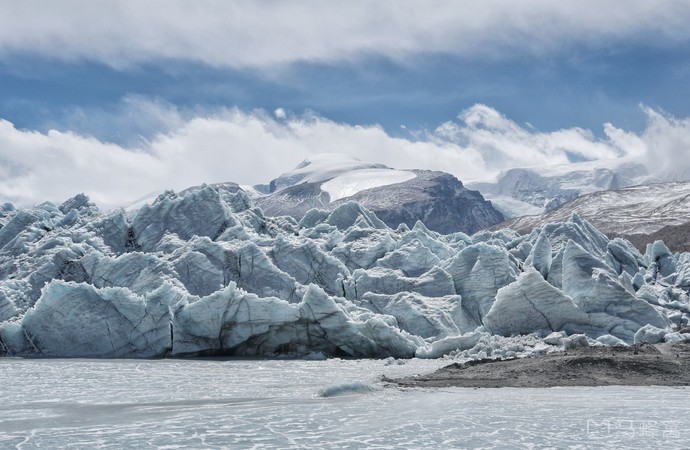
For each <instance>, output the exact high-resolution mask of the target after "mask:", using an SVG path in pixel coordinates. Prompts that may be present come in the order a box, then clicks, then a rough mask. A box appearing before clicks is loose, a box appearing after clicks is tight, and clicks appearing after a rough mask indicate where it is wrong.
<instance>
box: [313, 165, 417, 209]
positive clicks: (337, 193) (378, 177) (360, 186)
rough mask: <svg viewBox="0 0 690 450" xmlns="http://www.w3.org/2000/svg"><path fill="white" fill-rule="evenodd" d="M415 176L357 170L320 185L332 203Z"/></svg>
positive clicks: (386, 171)
mask: <svg viewBox="0 0 690 450" xmlns="http://www.w3.org/2000/svg"><path fill="white" fill-rule="evenodd" d="M416 176H417V175H415V173H414V172H410V171H406V170H395V169H358V170H353V171H350V172H347V173H344V174H342V175H338V176H337V177H335V178H331V179H330V180H328V181H327V182H325V183H323V184H322V185H321V190H323V191H325V192H328V195H329V196H330V199H331V202H334V201H336V200H340V199H343V198H347V197H352V196H353V195H355V194H357V193H358V192H361V191H364V190H366V189H374V188H377V187H381V186H387V185H389V184H397V183H403V182H405V181H408V180H412V179H413V178H415V177H416Z"/></svg>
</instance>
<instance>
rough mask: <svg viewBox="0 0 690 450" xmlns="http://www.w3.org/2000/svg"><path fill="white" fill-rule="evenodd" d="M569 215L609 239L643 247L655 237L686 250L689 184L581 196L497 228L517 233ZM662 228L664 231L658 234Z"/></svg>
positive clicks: (663, 185) (661, 185)
mask: <svg viewBox="0 0 690 450" xmlns="http://www.w3.org/2000/svg"><path fill="white" fill-rule="evenodd" d="M573 212H577V213H578V214H579V215H580V216H581V217H583V218H585V219H587V220H588V221H590V222H591V223H592V224H594V226H596V227H597V228H599V229H600V230H601V231H602V232H604V233H606V234H608V235H610V236H624V237H630V238H631V240H633V241H635V243H636V244H638V246H639V248H644V246H645V245H646V244H647V243H650V242H654V240H656V239H657V238H664V241H665V242H668V243H671V244H673V248H674V249H677V250H686V249H687V247H685V245H686V244H687V240H688V239H687V234H685V231H686V230H687V228H688V225H687V224H690V183H689V182H682V183H657V184H650V185H644V186H632V187H628V188H625V189H618V190H612V191H600V192H594V193H592V194H587V195H583V196H582V197H579V198H576V199H575V200H572V201H570V202H567V203H565V204H563V205H561V206H559V207H558V208H555V209H553V210H552V211H549V212H547V213H545V214H542V215H536V216H525V217H518V218H515V219H511V220H509V221H507V222H505V223H503V224H500V225H498V226H497V227H498V228H501V227H511V228H513V229H515V230H517V231H520V232H523V233H524V232H530V231H531V230H533V229H535V228H537V227H540V226H543V225H544V224H546V223H549V222H560V221H563V220H567V219H568V217H570V215H571V214H572V213H573ZM662 229H665V231H664V232H661V230H662Z"/></svg>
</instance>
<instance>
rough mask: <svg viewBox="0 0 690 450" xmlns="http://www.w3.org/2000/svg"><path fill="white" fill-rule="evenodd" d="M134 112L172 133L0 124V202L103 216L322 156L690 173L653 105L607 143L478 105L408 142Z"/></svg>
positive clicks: (307, 122)
mask: <svg viewBox="0 0 690 450" xmlns="http://www.w3.org/2000/svg"><path fill="white" fill-rule="evenodd" d="M138 102H139V104H137V107H136V110H137V111H148V112H149V113H150V114H151V115H152V116H154V117H155V118H156V120H157V121H161V120H163V121H167V122H168V123H166V125H165V126H162V127H161V129H162V130H163V131H161V132H159V133H158V134H156V135H154V136H153V137H151V138H150V139H148V140H143V141H139V142H138V143H137V144H136V145H131V146H125V145H116V144H111V143H107V142H103V141H101V140H98V139H96V138H93V137H89V136H84V135H80V134H77V133H75V132H70V131H62V132H60V131H55V130H52V131H49V132H47V133H41V132H37V131H28V130H20V129H17V128H15V127H14V126H13V125H12V124H11V123H10V122H7V121H4V120H0V200H2V201H12V202H15V203H18V204H19V205H31V204H36V203H40V202H42V201H45V200H50V201H53V202H61V201H64V200H65V199H67V198H69V197H71V196H73V195H75V194H77V193H79V192H85V193H86V194H88V195H89V196H90V197H91V199H92V200H93V201H95V202H96V203H97V204H98V205H99V206H101V207H102V208H106V209H107V208H111V207H115V206H120V205H125V204H128V203H129V202H132V201H134V200H136V199H138V198H140V197H142V196H145V195H147V194H150V193H152V192H161V191H162V190H164V189H169V188H170V189H175V190H178V191H179V190H182V189H185V188H187V187H190V186H194V185H199V184H202V183H216V182H223V181H234V182H237V183H240V184H257V183H266V182H268V181H270V180H271V179H272V178H275V177H276V176H278V175H279V174H280V173H282V172H284V171H286V170H289V169H291V168H293V167H294V166H296V165H297V164H298V163H299V162H300V161H302V160H303V159H305V158H307V157H309V156H310V155H314V154H318V153H345V154H348V155H351V156H355V157H358V158H360V159H362V160H368V161H374V162H380V163H384V164H387V165H389V166H391V167H396V168H420V169H431V170H442V171H446V172H450V173H452V174H454V175H456V176H457V177H458V178H460V179H461V180H463V181H470V180H476V179H487V178H490V177H492V176H495V175H496V174H498V173H499V172H500V171H501V170H506V169H509V168H512V167H526V166H534V165H549V164H559V163H560V164H565V163H568V162H569V155H571V156H572V155H575V156H577V157H578V158H579V159H590V160H595V159H610V158H619V157H625V158H646V157H649V160H650V161H654V163H655V164H656V166H655V167H657V168H663V169H669V168H671V167H673V168H679V167H681V166H680V165H679V164H684V166H683V167H686V168H687V167H688V166H690V164H688V163H687V162H686V161H687V160H688V158H687V155H688V147H689V143H690V119H683V120H679V119H675V118H673V117H671V116H669V115H667V114H663V113H660V112H658V111H656V110H653V109H651V108H647V107H644V108H643V111H644V112H645V113H646V114H647V115H648V118H649V123H648V126H647V128H646V129H645V131H644V132H642V133H641V134H636V133H632V132H627V131H624V130H621V129H618V128H616V127H614V126H613V125H611V124H605V126H604V133H605V136H604V137H603V138H596V137H595V136H594V135H593V133H592V132H590V131H588V130H583V129H580V128H570V129H563V130H558V131H554V132H548V133H546V132H539V131H537V130H533V129H526V128H523V127H521V126H520V125H518V124H517V123H515V122H513V121H511V120H510V119H508V118H507V117H505V116H504V115H502V114H500V113H499V112H498V111H496V110H494V109H492V108H490V107H488V106H486V105H475V106H473V107H471V108H468V109H467V110H465V111H463V112H462V113H461V114H460V115H459V116H458V119H457V120H456V121H448V122H445V123H443V124H441V125H440V126H439V127H437V128H436V129H434V130H432V131H423V132H419V133H418V134H417V135H416V136H415V137H410V138H401V137H393V136H391V135H389V134H388V133H387V132H386V131H385V130H384V129H383V128H381V127H380V126H377V125H366V126H364V125H351V124H346V123H338V122H334V121H331V120H328V119H326V118H323V117H319V116H317V115H314V114H312V113H305V114H303V115H295V114H294V113H292V112H289V111H285V115H284V116H283V117H281V118H276V117H275V115H274V114H272V113H268V112H265V111H252V112H246V111H241V110H239V109H222V110H216V111H213V112H209V113H205V114H197V115H195V116H193V117H185V116H184V115H181V114H179V113H177V112H176V110H174V107H172V106H170V105H166V104H163V103H160V102H156V101H152V102H151V103H150V104H149V105H143V104H141V102H143V100H142V99H139V100H138ZM161 118H165V119H161ZM142 120H143V119H142ZM679 161H680V162H679Z"/></svg>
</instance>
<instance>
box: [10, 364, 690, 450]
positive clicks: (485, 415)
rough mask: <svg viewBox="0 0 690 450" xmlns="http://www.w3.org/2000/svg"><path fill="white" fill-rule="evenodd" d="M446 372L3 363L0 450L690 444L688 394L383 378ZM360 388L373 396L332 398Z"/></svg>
mask: <svg viewBox="0 0 690 450" xmlns="http://www.w3.org/2000/svg"><path fill="white" fill-rule="evenodd" d="M444 364H445V363H444V362H443V361H428V360H427V361H424V360H412V361H406V362H405V363H404V364H403V365H398V364H395V363H394V364H391V361H373V360H358V361H353V360H339V359H332V360H327V361H293V360H289V361H285V360H261V361H257V360H230V361H228V360H155V361H151V360H145V361H141V360H76V359H73V360H65V359H52V360H27V359H15V358H2V359H0V383H1V384H0V393H1V394H2V403H1V406H0V448H20V449H27V448H37V447H41V448H65V447H67V448H123V447H137V448H203V447H226V448H396V449H397V448H464V447H471V448H475V447H484V448H535V447H538V448H542V447H558V448H568V447H572V448H601V447H606V448H687V447H688V442H690V431H688V430H690V389H686V388H660V387H646V388H639V387H637V388H632V387H631V388H626V387H606V388H552V389H438V390H401V389H394V388H384V387H383V385H382V383H380V381H379V378H380V376H381V375H383V374H385V375H387V376H401V375H406V374H414V373H424V372H429V371H432V370H435V369H436V368H438V367H440V366H442V365H444ZM348 383H349V384H351V385H353V384H354V385H356V386H359V387H363V386H365V385H368V386H370V387H371V389H372V390H370V391H367V390H366V389H359V391H360V392H354V393H352V392H350V393H347V394H344V395H333V396H330V397H323V396H321V395H319V393H320V392H322V391H323V390H324V389H326V388H329V387H330V388H333V387H334V386H343V385H347V384H348ZM357 383H359V384H357ZM337 391H338V390H337V389H331V392H337ZM362 391H363V392H362Z"/></svg>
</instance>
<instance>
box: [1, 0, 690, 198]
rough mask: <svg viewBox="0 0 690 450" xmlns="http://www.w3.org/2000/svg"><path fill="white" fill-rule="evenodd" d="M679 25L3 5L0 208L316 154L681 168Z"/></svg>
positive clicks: (597, 5)
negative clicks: (664, 161) (139, 167)
mask: <svg viewBox="0 0 690 450" xmlns="http://www.w3.org/2000/svg"><path fill="white" fill-rule="evenodd" d="M689 30H690V4H688V2H683V1H673V0H670V1H667V2H646V1H626V2H622V1H604V2H594V1H589V0H584V1H578V2H549V1H541V0H528V1H524V2H508V1H484V2H479V1H467V2H459V3H452V4H451V3H448V2H440V1H436V0H428V1H420V2H411V1H397V2H392V1H380V2H372V1H354V2H344V3H343V2H337V3H330V2H316V1H292V2H271V1H257V2H231V3H228V2H217V1H201V2H195V3H193V4H191V3H186V2H177V1H172V2H163V1H152V2H146V3H145V4H144V3H141V2H134V1H121V2H117V1H112V2H99V3H98V4H93V3H91V2H85V1H73V0H67V1H64V2H60V5H55V4H53V3H51V2H37V1H28V2H15V3H14V4H13V3H9V2H5V3H2V4H0V119H2V120H4V121H6V122H7V123H6V124H5V126H4V127H2V130H4V135H2V134H1V133H0V144H2V149H1V150H0V162H3V163H4V168H0V200H10V201H14V202H18V203H20V204H21V203H31V202H37V201H39V199H41V198H43V197H42V196H44V197H45V198H46V199H50V200H54V201H58V200H60V198H58V197H60V196H67V195H70V194H68V193H70V192H71V193H76V192H79V191H85V192H87V194H90V195H91V196H92V197H93V198H95V199H96V200H97V201H99V202H100V203H102V204H105V205H109V206H112V205H116V204H121V203H126V202H127V200H128V199H131V200H133V199H135V198H136V197H138V196H141V195H145V194H148V193H149V192H151V191H156V190H157V189H161V188H167V187H172V188H175V189H182V188H184V187H186V186H185V184H187V185H188V184H198V183H201V182H205V181H206V182H215V181H222V180H223V179H226V180H233V181H239V182H241V183H259V182H265V181H268V180H270V179H271V178H272V177H275V176H277V175H278V174H279V173H280V172H281V171H282V170H287V169H289V168H290V167H292V166H293V165H295V164H296V163H297V162H299V161H300V160H301V159H303V158H304V157H305V156H308V155H309V154H313V153H318V152H319V151H321V149H325V150H329V151H340V152H343V153H350V154H354V155H355V156H358V157H362V158H363V159H369V160H373V161H378V162H384V163H387V164H391V165H397V166H409V167H425V168H445V169H446V170H448V171H450V172H452V173H454V174H456V175H457V176H459V177H461V178H463V179H467V178H468V177H470V176H472V175H478V176H477V177H478V178H482V177H483V178H488V177H491V176H495V175H496V174H497V173H498V172H500V170H505V169H507V168H510V167H512V166H524V165H544V164H549V163H554V164H556V163H564V162H568V161H569V160H570V161H572V160H586V159H606V158H612V157H631V156H635V157H640V155H642V154H644V153H650V152H651V151H652V150H649V149H654V150H653V151H655V152H657V155H656V156H657V157H658V156H659V155H660V154H661V155H664V156H665V157H669V158H670V157H677V156H680V157H682V156H688V154H687V153H685V154H684V153H683V152H688V150H687V147H685V146H684V145H683V144H684V142H685V141H684V139H685V134H683V133H684V132H685V131H686V130H687V127H688V123H687V118H688V117H689V116H690V102H688V101H687V99H688V98H690V83H688V80H690V45H688V44H690V31H689ZM278 108H281V109H282V110H284V111H286V117H282V115H281V116H280V117H276V116H275V115H274V114H273V112H274V111H275V110H276V109H278ZM468 118H470V119H472V120H471V121H470V122H468V121H467V120H466V119H468ZM477 118H478V119H477ZM9 123H11V125H9ZM607 124H608V125H607ZM252 127H254V128H252ZM664 127H666V128H668V129H669V130H671V131H670V132H669V133H667V134H668V136H671V135H672V136H673V137H672V138H668V139H666V137H667V135H666V134H664V133H665V131H663V130H664V129H666V128H664ZM50 130H56V131H50ZM252 130H254V131H252ZM256 130H259V131H256ZM449 130H450V131H449ZM660 130H661V131H660ZM255 131H256V132H255ZM329 133H330V134H329ZM678 135H680V136H681V137H680V138H679V137H678ZM652 138H653V139H655V140H654V141H653V142H652V141H651V140H650V139H652ZM664 139H666V140H664ZM184 146H187V147H184ZM201 146H204V150H197V149H200V148H201ZM251 149H254V151H253V152H252V151H251ZM197 151H199V152H201V153H203V154H205V155H206V156H205V158H206V159H204V158H200V157H199V155H198V154H197V153H196V152H197ZM46 152H47V153H48V154H49V155H52V154H56V153H57V154H61V155H62V156H64V157H63V158H58V159H61V160H65V161H67V162H66V163H65V165H64V167H62V169H63V170H64V172H66V173H72V174H77V173H78V174H80V176H78V177H76V180H77V181H74V182H71V183H67V182H63V183H62V184H63V186H62V187H61V188H60V189H56V188H55V186H54V184H55V183H56V182H58V181H57V179H55V180H52V178H51V177H48V178H50V179H51V180H52V181H51V182H52V183H53V185H51V184H49V182H48V180H46V179H45V176H44V175H42V174H44V172H47V171H48V169H49V168H45V169H41V168H36V166H40V165H42V164H44V161H46V160H49V159H50V158H42V157H41V155H45V154H46ZM180 154H185V155H186V156H180ZM27 155H29V156H27ZM103 155H107V156H103ZM128 155H131V156H132V158H131V160H130V161H128V162H127V160H128V158H129V156H128ZM142 156H144V158H143V159H142V158H141V157H142ZM647 157H649V155H647ZM176 158H177V159H176ZM187 158H189V159H187ZM144 159H145V160H146V162H143V161H144ZM113 160H116V161H118V162H119V163H118V164H112V161H113ZM174 161H177V162H176V163H173V162H174ZM190 161H193V162H194V164H195V166H196V167H195V170H193V171H192V172H194V174H193V176H192V175H190V174H189V172H190V171H189V170H188V167H189V162H190ZM223 161H228V162H227V163H226V164H227V168H226V169H227V170H225V171H221V170H219V169H218V167H217V166H218V165H219V164H222V162H223ZM90 164H93V166H94V167H108V166H110V167H111V168H112V171H111V172H108V171H107V170H106V169H105V168H104V169H100V170H102V172H101V173H100V175H98V176H95V175H93V176H91V175H88V174H87V173H86V171H87V170H88V168H89V165H90ZM134 164H145V165H148V166H146V167H145V170H143V172H142V174H141V175H142V176H144V174H150V175H151V176H150V177H149V180H148V182H146V181H142V180H138V181H136V182H134V181H133V180H131V179H130V178H131V177H134V176H135V175H133V174H132V173H131V172H133V171H134V172H136V170H134V169H133V166H132V165H134ZM175 164H179V166H175ZM118 170H120V171H121V172H118ZM96 172H98V171H96ZM104 177H105V178H107V179H108V180H109V181H108V183H111V184H108V183H105V182H104V181H102V179H103V178H104ZM79 180H81V181H79ZM128 180H129V181H128ZM80 182H81V183H82V184H79V183H80ZM117 183H119V184H123V183H129V184H130V185H131V187H130V188H128V189H124V188H122V187H121V186H115V184H117Z"/></svg>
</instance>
